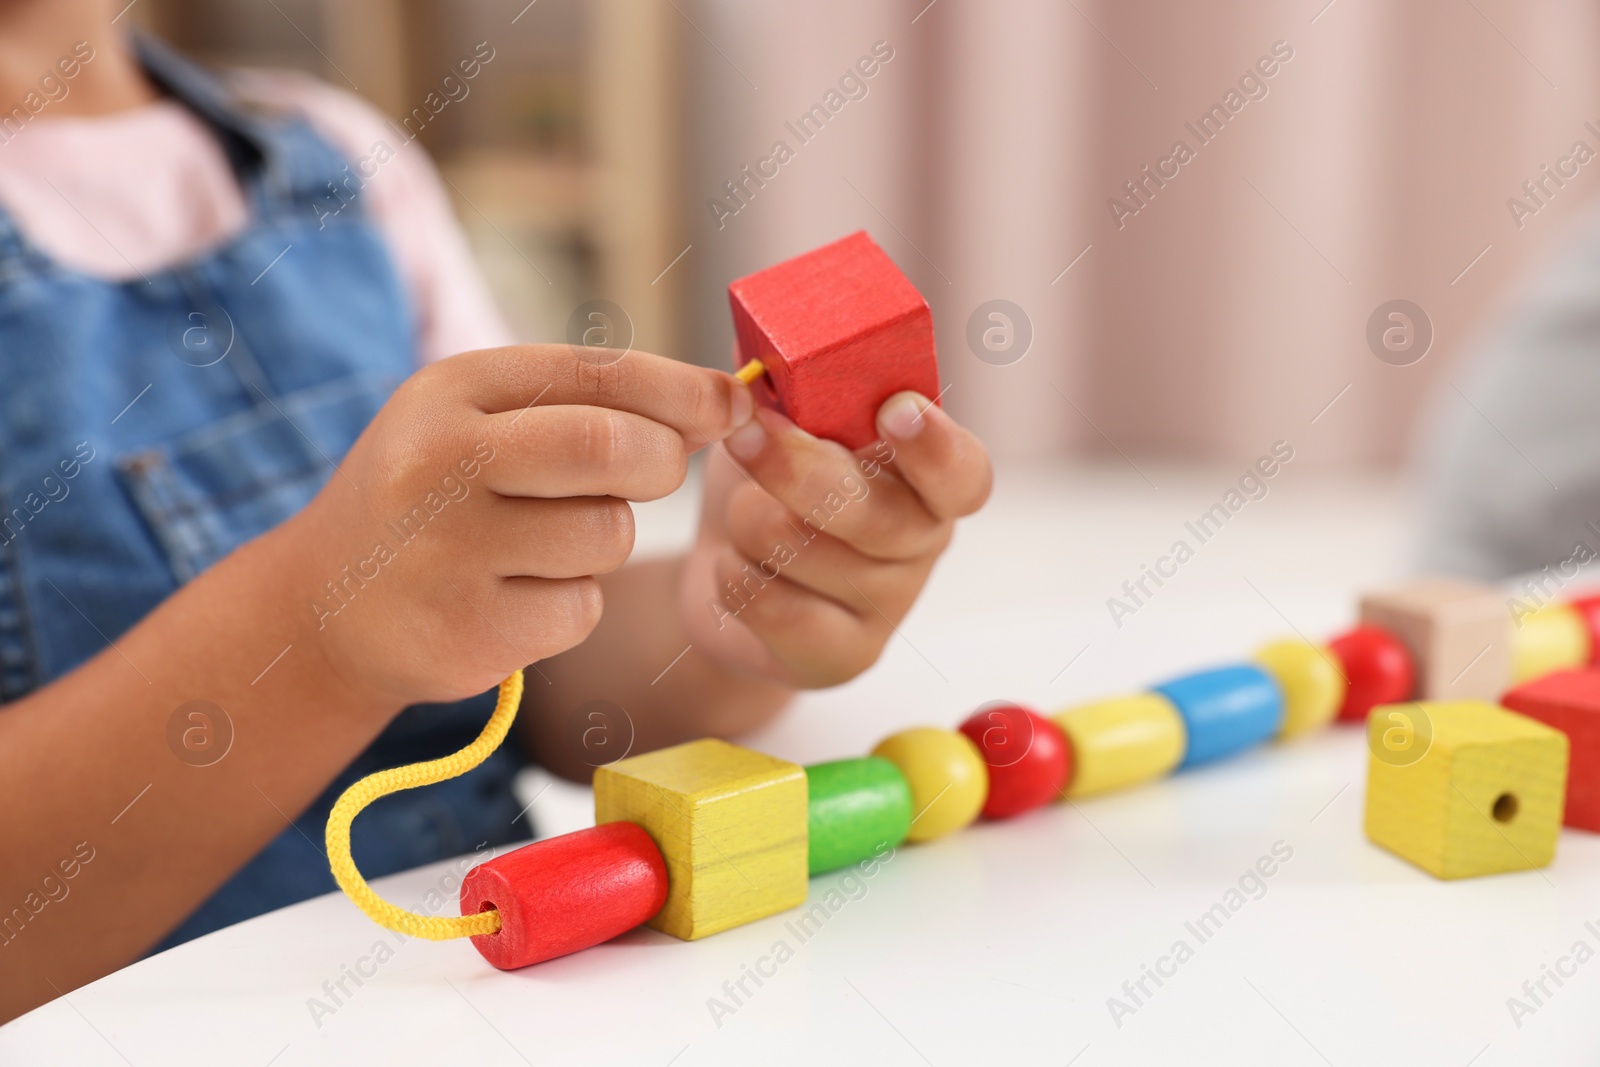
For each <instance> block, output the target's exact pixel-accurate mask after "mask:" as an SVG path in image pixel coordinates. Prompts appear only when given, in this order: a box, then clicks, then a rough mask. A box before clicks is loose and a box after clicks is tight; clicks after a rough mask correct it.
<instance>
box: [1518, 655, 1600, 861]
mask: <svg viewBox="0 0 1600 1067" xmlns="http://www.w3.org/2000/svg"><path fill="white" fill-rule="evenodd" d="M1500 703H1502V704H1504V705H1505V706H1506V707H1508V708H1510V709H1511V710H1512V711H1515V712H1519V713H1520V714H1523V715H1526V716H1528V718H1530V719H1537V720H1538V721H1540V722H1542V723H1544V724H1545V725H1546V726H1553V727H1555V728H1556V729H1557V730H1560V731H1561V732H1562V733H1564V734H1566V735H1567V741H1568V743H1569V746H1570V749H1569V750H1570V752H1571V756H1570V762H1569V763H1568V765H1567V812H1566V816H1565V817H1564V819H1563V820H1562V821H1563V822H1565V823H1566V824H1567V825H1568V826H1576V827H1578V828H1579V829H1581V830H1591V831H1596V832H1600V670H1595V669H1593V668H1588V667H1583V668H1578V669H1576V670H1567V671H1556V672H1555V673H1554V674H1547V675H1545V676H1544V677H1543V678H1536V679H1534V680H1533V681H1531V682H1525V683H1523V684H1522V685H1519V686H1517V687H1516V688H1515V689H1512V690H1511V691H1510V692H1508V693H1506V695H1505V696H1503V697H1501V698H1500Z"/></svg>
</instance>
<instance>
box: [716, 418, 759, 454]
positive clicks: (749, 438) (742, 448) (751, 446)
mask: <svg viewBox="0 0 1600 1067" xmlns="http://www.w3.org/2000/svg"><path fill="white" fill-rule="evenodd" d="M723 443H724V444H726V445H727V446H728V451H729V452H732V453H733V454H734V456H735V457H736V458H738V459H742V460H746V461H749V460H752V459H755V458H756V457H757V456H758V455H760V454H761V450H762V449H763V448H765V447H766V444H767V431H766V430H764V429H762V427H761V423H760V421H759V420H757V419H751V420H750V421H749V422H747V423H745V424H744V425H743V426H741V427H739V428H738V429H737V430H735V431H733V433H731V434H729V435H728V439H727V440H726V441H725V442H723Z"/></svg>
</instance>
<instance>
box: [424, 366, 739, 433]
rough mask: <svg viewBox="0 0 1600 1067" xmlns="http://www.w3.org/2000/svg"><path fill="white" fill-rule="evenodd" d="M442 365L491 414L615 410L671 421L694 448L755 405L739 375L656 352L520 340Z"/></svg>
mask: <svg viewBox="0 0 1600 1067" xmlns="http://www.w3.org/2000/svg"><path fill="white" fill-rule="evenodd" d="M434 366H435V367H437V368H438V370H437V371H436V372H434V373H436V374H438V375H444V376H447V377H449V378H450V379H451V381H452V384H453V386H454V387H455V388H458V389H460V390H461V391H462V394H463V395H464V396H465V397H466V398H467V399H468V400H470V401H471V402H472V403H473V404H475V405H477V407H478V408H479V410H481V411H484V412H486V413H497V412H518V411H522V410H523V409H525V408H528V409H531V408H534V407H537V406H550V405H559V404H586V405H593V406H595V407H604V408H613V409H615V410H617V411H627V412H631V413H633V414H635V415H642V416H644V417H645V418H647V419H651V420H654V421H655V422H659V423H661V424H662V425H663V426H670V427H671V428H672V429H674V430H676V431H677V432H678V434H679V435H680V436H681V437H683V439H684V441H685V443H686V444H687V446H688V448H689V450H690V451H691V452H692V451H694V450H695V449H697V448H700V447H702V446H703V445H705V444H706V443H708V442H710V441H720V440H721V439H722V438H724V437H726V436H727V435H728V434H730V433H732V432H733V430H734V429H735V428H736V427H738V426H739V425H740V424H741V423H743V422H746V421H748V420H749V418H750V413H751V412H752V411H753V410H754V407H755V401H754V400H753V399H752V397H751V395H750V390H749V388H748V387H746V386H745V385H744V384H743V383H741V382H739V381H738V380H737V379H735V378H734V377H733V376H732V375H729V374H724V373H723V372H721V371H714V370H710V369H708V368H705V367H696V366H694V365H692V364H689V363H679V362H678V361H677V360H672V359H667V358H665V357H662V356H656V355H651V354H650V353H648V352H626V353H613V352H612V350H610V349H597V348H582V347H574V346H570V345H515V346H512V347H509V348H488V349H483V350H482V351H478V352H466V353H463V354H462V355H459V356H453V357H451V358H450V359H447V360H444V361H442V362H441V363H438V364H435V365H434ZM423 373H424V374H428V373H430V372H429V371H424V372H423Z"/></svg>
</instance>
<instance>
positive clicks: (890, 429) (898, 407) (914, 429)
mask: <svg viewBox="0 0 1600 1067" xmlns="http://www.w3.org/2000/svg"><path fill="white" fill-rule="evenodd" d="M927 409H928V398H927V397H925V396H923V395H922V394H921V393H896V394H895V395H894V396H891V397H890V398H889V399H888V400H885V401H884V402H883V407H881V408H879V409H878V427H879V429H881V430H882V431H883V433H884V436H886V437H897V438H899V439H900V440H902V441H903V440H906V439H907V438H911V437H915V436H916V435H917V434H918V433H920V432H921V430H922V427H923V426H924V425H925V424H926V423H927V421H928V420H927V419H924V418H923V417H922V413H923V412H924V411H926V410H927Z"/></svg>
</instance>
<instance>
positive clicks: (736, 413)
mask: <svg viewBox="0 0 1600 1067" xmlns="http://www.w3.org/2000/svg"><path fill="white" fill-rule="evenodd" d="M755 413H756V398H755V397H754V396H752V395H751V394H750V387H749V386H748V385H745V384H744V383H743V382H740V383H739V384H738V385H736V386H734V387H733V424H734V425H735V426H743V425H744V424H745V423H747V422H749V421H750V417H751V416H752V415H754V414H755Z"/></svg>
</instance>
